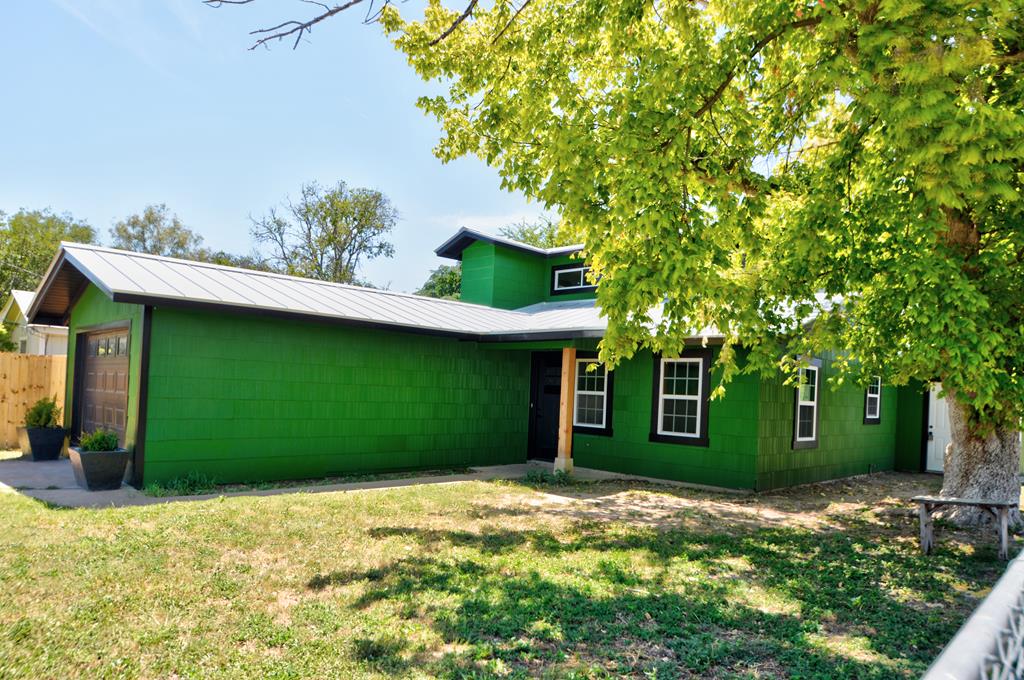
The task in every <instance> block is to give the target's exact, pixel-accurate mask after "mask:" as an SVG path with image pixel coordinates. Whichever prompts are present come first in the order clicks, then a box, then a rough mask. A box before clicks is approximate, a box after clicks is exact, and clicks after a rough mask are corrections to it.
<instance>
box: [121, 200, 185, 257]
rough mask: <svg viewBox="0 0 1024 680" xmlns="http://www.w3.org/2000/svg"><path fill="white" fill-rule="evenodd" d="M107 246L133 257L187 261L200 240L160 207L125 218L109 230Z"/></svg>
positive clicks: (164, 207)
mask: <svg viewBox="0 0 1024 680" xmlns="http://www.w3.org/2000/svg"><path fill="white" fill-rule="evenodd" d="M110 238H111V245H112V246H113V247H114V248H121V249H122V250H132V251H135V252H137V253H149V254H150V255H163V256H165V257H181V258H186V259H188V258H191V257H193V256H194V255H195V253H196V252H197V251H198V250H199V247H200V246H201V245H202V243H203V237H202V236H200V235H199V234H196V233H195V232H194V231H192V230H191V229H189V228H188V227H186V226H185V225H184V224H182V223H181V220H179V219H178V216H177V215H175V214H173V213H171V212H170V210H168V208H167V206H166V205H165V204H163V203H161V204H159V205H148V206H146V207H145V209H144V210H143V211H142V214H135V215H129V216H128V217H126V218H125V219H123V220H121V221H120V222H118V223H116V224H115V225H114V226H113V228H111V230H110Z"/></svg>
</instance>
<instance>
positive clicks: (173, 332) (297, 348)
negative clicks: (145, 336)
mask: <svg viewBox="0 0 1024 680" xmlns="http://www.w3.org/2000/svg"><path fill="white" fill-rule="evenodd" d="M152 332H153V339H152V345H151V347H152V349H151V352H152V353H151V364H150V383H149V406H148V412H149V422H148V425H147V435H146V464H145V482H146V483H149V482H153V481H159V480H166V479H169V478H173V477H177V476H181V475H184V474H187V473H188V472H189V471H192V470H197V471H199V472H202V473H204V474H207V475H210V476H212V477H215V478H216V479H218V480H221V481H225V482H232V481H247V480H264V479H289V478H291V479H299V478H307V477H321V476H326V475H334V474H345V473H352V472H376V471H386V470H403V469H415V468H431V467H446V466H466V465H489V464H500V463H516V462H522V461H523V460H525V456H526V433H527V423H528V417H527V415H528V408H529V382H530V355H529V354H528V353H526V352H500V351H484V350H482V349H481V348H480V347H479V346H478V345H476V344H474V343H467V342H459V341H456V340H451V339H446V338H437V337H432V336H424V335H414V334H409V333H394V332H390V331H378V330H370V329H356V328H346V327H341V326H330V325H320V324H311V323H301V322H297V321H293V322H290V321H282V320H277V319H264V318H259V317H257V316H243V315H231V314H227V315H225V314H211V313H205V312H198V311H183V310H173V309H156V310H154V312H153V331H152Z"/></svg>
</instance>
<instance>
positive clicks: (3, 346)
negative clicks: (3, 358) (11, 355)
mask: <svg viewBox="0 0 1024 680" xmlns="http://www.w3.org/2000/svg"><path fill="white" fill-rule="evenodd" d="M13 326H14V324H11V323H0V352H13V351H15V350H17V349H18V346H17V345H16V344H14V341H13V340H11V328H13Z"/></svg>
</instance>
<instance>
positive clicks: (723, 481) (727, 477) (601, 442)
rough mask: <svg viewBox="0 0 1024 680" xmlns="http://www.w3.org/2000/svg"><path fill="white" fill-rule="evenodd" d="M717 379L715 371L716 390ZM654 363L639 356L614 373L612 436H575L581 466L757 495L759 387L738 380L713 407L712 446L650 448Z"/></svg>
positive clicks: (746, 379) (575, 451)
mask: <svg viewBox="0 0 1024 680" xmlns="http://www.w3.org/2000/svg"><path fill="white" fill-rule="evenodd" d="M718 379H719V378H718V374H717V372H715V371H714V370H713V371H712V377H711V383H712V387H713V386H714V385H716V384H717V381H718ZM653 380H654V360H653V358H652V356H651V354H650V352H647V351H644V352H639V353H638V354H637V355H636V356H635V357H634V358H633V359H631V360H630V361H626V362H623V363H622V364H620V365H619V367H618V368H616V369H615V371H614V381H615V384H614V388H613V395H612V402H613V403H612V410H613V413H612V433H613V434H612V436H611V437H602V436H596V435H585V434H579V433H577V434H575V435H574V437H573V458H574V459H575V463H576V465H578V466H580V467H586V468H596V469H599V470H611V471H614V472H623V473H628V474H635V475H643V476H645V477H657V478H659V479H673V480H678V481H684V482H690V483H694V484H708V485H712V486H721V487H729V488H738V489H752V488H753V487H754V482H755V470H756V466H757V460H756V459H757V448H758V447H757V413H758V396H759V391H760V386H759V381H758V379H757V378H756V377H754V376H745V375H744V376H739V377H737V378H736V379H735V380H733V382H732V383H731V384H730V385H729V387H728V390H727V394H726V396H725V397H724V398H722V399H718V400H713V401H711V402H710V405H709V409H708V446H707V447H702V446H688V445H684V444H666V443H660V442H651V441H650V440H649V436H650V433H651V409H652V402H653V387H654V385H653Z"/></svg>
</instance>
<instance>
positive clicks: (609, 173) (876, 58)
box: [259, 0, 1024, 522]
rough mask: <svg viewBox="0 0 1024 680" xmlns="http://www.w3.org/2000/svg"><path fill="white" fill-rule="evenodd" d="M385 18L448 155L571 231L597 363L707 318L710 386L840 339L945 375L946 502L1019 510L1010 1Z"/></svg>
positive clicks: (891, 378)
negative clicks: (422, 85) (484, 166)
mask: <svg viewBox="0 0 1024 680" xmlns="http://www.w3.org/2000/svg"><path fill="white" fill-rule="evenodd" d="M357 4H360V0H355V1H354V2H350V3H346V4H345V5H338V6H333V7H326V9H325V11H324V12H322V13H318V15H317V16H316V17H313V18H312V19H309V20H303V21H296V22H292V23H282V24H281V25H280V26H279V27H277V28H276V29H271V30H268V31H266V32H263V33H260V34H259V35H260V36H261V38H260V39H261V40H274V39H282V38H289V39H291V38H296V39H297V38H301V37H302V35H303V34H304V32H308V30H309V29H310V28H311V27H312V26H313V25H314V24H315V23H316V22H317V21H319V20H322V19H324V18H327V17H328V16H333V15H335V14H337V13H339V12H341V11H343V10H344V9H345V8H346V7H350V6H354V5H357ZM380 16H381V20H382V22H383V24H384V26H385V28H386V30H387V31H388V32H389V33H390V34H391V36H392V37H393V38H394V40H395V44H396V45H397V47H398V48H399V49H400V50H401V51H402V52H404V53H405V54H406V56H407V57H408V58H409V60H410V62H411V63H412V65H413V67H414V68H415V69H416V70H417V72H418V73H419V74H420V75H421V76H422V77H423V78H424V79H426V80H433V79H435V78H443V79H444V82H445V88H446V92H445V93H444V94H441V95H438V96H431V97H423V98H422V99H421V100H420V106H421V107H422V108H423V109H424V110H425V111H427V112H429V113H430V114H432V115H434V116H435V117H436V118H437V119H438V121H439V122H440V124H441V126H442V128H443V130H444V136H443V139H442V140H441V142H440V144H439V145H438V147H437V154H438V155H439V157H440V158H441V159H443V160H450V159H454V158H457V157H459V156H463V155H476V156H479V157H481V158H483V159H485V160H486V161H487V162H488V163H490V164H491V165H493V166H495V167H497V168H498V171H499V173H500V174H501V177H502V181H503V183H504V184H505V185H506V186H508V187H510V188H515V189H519V190H521V191H523V192H525V193H526V194H527V195H529V196H531V197H534V198H536V199H538V200H539V201H541V202H542V203H543V204H544V205H545V206H547V207H550V208H555V209H557V210H558V211H559V212H560V214H561V215H562V218H563V219H564V220H566V221H567V222H568V223H570V224H573V225H574V228H576V229H579V230H580V232H581V234H582V236H583V237H584V241H585V243H586V244H587V249H588V259H589V261H590V262H591V264H592V265H593V268H594V271H595V274H599V275H601V277H602V278H601V286H600V288H599V290H598V298H599V302H600V304H601V306H602V308H603V310H604V313H605V314H606V315H607V318H608V323H609V328H608V332H607V334H606V336H605V339H604V341H603V342H602V347H601V353H602V357H603V358H604V359H605V360H606V361H609V362H611V363H613V364H614V363H615V362H617V361H619V360H621V359H623V358H625V357H628V356H631V355H632V354H633V352H635V350H636V348H637V347H639V346H648V347H651V348H653V349H655V350H658V351H663V352H667V353H673V352H677V351H679V350H680V349H681V348H682V347H683V339H684V338H685V337H686V336H687V335H688V334H690V333H692V332H693V331H694V330H695V329H699V328H703V327H705V326H707V325H714V326H716V327H717V328H718V329H720V330H721V332H722V333H723V334H724V335H725V346H724V349H723V351H722V352H721V353H720V355H719V359H718V361H719V363H720V364H721V365H722V366H723V367H724V369H725V370H724V376H725V379H726V380H728V379H729V378H731V377H732V376H734V375H735V374H736V372H737V371H738V370H745V371H761V372H771V371H774V370H777V369H778V367H780V366H781V367H782V368H784V369H785V370H788V371H792V370H793V369H794V367H795V366H796V365H798V364H799V363H800V362H801V361H802V358H803V357H805V356H807V355H810V354H815V353H820V352H824V351H827V350H829V349H831V348H845V349H846V351H847V354H846V355H845V356H844V357H843V358H842V359H841V360H840V361H839V362H838V364H837V365H838V367H839V368H840V369H841V373H840V375H839V377H838V378H837V379H836V380H837V381H838V382H842V381H849V380H858V381H864V380H865V379H866V377H867V376H870V375H881V376H882V377H883V379H884V380H885V382H887V383H890V384H896V385H900V384H904V383H906V382H908V381H909V380H911V379H918V380H925V381H931V380H941V381H942V384H943V388H944V390H945V393H946V396H947V398H948V399H949V403H950V413H951V421H952V434H953V443H952V444H951V445H950V447H949V449H948V450H947V454H946V465H945V477H944V485H943V493H945V494H949V495H959V496H974V497H990V498H998V499H1007V500H1009V499H1012V500H1017V498H1018V497H1019V494H1020V483H1019V480H1018V477H1017V466H1018V464H1019V443H1018V430H1019V427H1020V422H1021V417H1022V416H1024V333H1022V324H1024V316H1022V315H1024V300H1022V295H1021V282H1022V281H1024V226H1022V223H1024V209H1022V206H1024V196H1022V189H1024V187H1022V186H1021V184H1022V175H1024V141H1022V140H1024V77H1022V75H1024V73H1022V69H1024V44H1022V38H1021V36H1022V35H1024V30H1022V29H1024V24H1022V20H1021V13H1020V3H1019V1H1017V0H993V1H991V2H986V3H977V2H973V1H969V0H933V1H932V2H928V3H921V2H884V1H883V2H879V1H878V0H844V1H843V2H837V1H836V0H817V1H816V2H810V1H802V2H793V1H792V0H707V1H706V2H700V3H656V2H653V1H648V0H579V1H578V2H572V3H566V2H560V1H558V0H526V1H525V2H518V4H517V3H514V2H512V1H511V0H497V1H496V2H494V3H493V4H487V5H486V6H481V5H478V4H477V2H476V0H469V1H468V2H464V3H461V4H459V5H457V6H455V7H454V8H447V7H445V6H443V5H442V4H441V3H440V2H433V3H430V4H429V5H428V6H427V9H426V11H425V15H424V18H423V20H422V21H415V22H407V21H405V20H404V19H403V18H402V17H401V16H400V14H399V10H398V8H397V7H396V6H395V5H393V4H385V6H384V7H383V9H382V11H381V15H380ZM296 44H297V42H296ZM840 296H842V300H843V302H842V304H837V300H838V299H839V297H840ZM662 306H663V312H664V314H663V315H662V316H660V317H657V318H658V320H657V321H654V319H653V318H652V315H651V314H650V310H652V309H654V308H656V307H662ZM811 318H814V319H816V321H815V322H814V323H813V324H809V323H806V322H807V321H808V320H809V319H811ZM652 327H653V328H654V332H653V334H652V333H651V328H652ZM741 345H742V346H743V347H744V348H746V349H747V350H748V355H747V358H746V360H745V363H743V364H742V368H741V365H740V364H739V363H738V362H737V360H736V356H737V355H736V352H735V349H736V348H737V347H738V346H741ZM720 387H721V386H720ZM720 393H721V389H720V388H719V389H716V394H720ZM956 515H957V519H958V520H960V521H962V522H970V521H977V520H978V519H979V518H981V517H982V516H983V514H982V513H980V512H973V511H970V510H967V511H961V512H958V513H956ZM1016 519H1019V518H1018V517H1015V520H1016Z"/></svg>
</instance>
